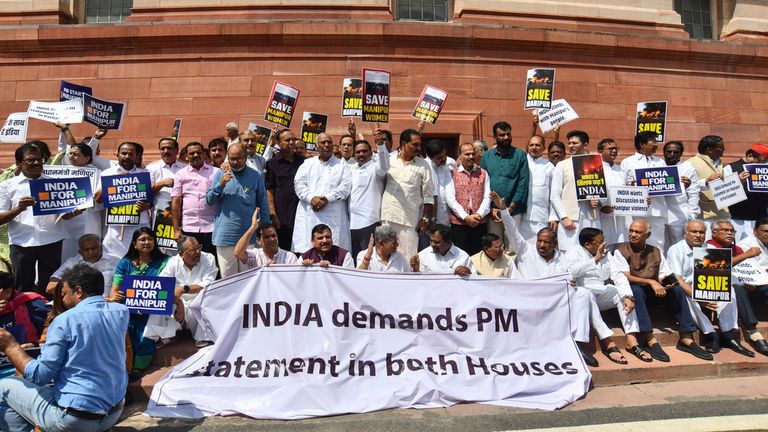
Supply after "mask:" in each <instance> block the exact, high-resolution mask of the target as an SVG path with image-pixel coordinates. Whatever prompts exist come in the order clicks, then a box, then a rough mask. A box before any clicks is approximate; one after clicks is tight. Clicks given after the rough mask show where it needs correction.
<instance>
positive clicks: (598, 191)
mask: <svg viewBox="0 0 768 432" xmlns="http://www.w3.org/2000/svg"><path fill="white" fill-rule="evenodd" d="M571 163H572V164H573V179H574V184H575V186H576V199H577V200H579V201H586V200H593V199H606V198H608V189H607V188H606V185H605V172H604V171H603V158H602V156H600V155H590V154H587V155H575V156H571Z"/></svg>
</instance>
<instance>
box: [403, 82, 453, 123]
mask: <svg viewBox="0 0 768 432" xmlns="http://www.w3.org/2000/svg"><path fill="white" fill-rule="evenodd" d="M447 97H448V93H446V92H444V91H443V90H440V89H439V88H437V87H432V86H429V85H427V86H424V90H422V91H421V96H420V97H419V100H418V102H416V107H414V108H413V113H411V117H414V118H417V119H419V120H424V121H425V122H427V123H432V124H435V123H437V116H439V115H440V112H441V111H442V110H443V104H445V98H447Z"/></svg>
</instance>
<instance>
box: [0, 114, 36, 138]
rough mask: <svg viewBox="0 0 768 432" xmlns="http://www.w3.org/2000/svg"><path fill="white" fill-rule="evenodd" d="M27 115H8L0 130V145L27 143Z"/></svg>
mask: <svg viewBox="0 0 768 432" xmlns="http://www.w3.org/2000/svg"><path fill="white" fill-rule="evenodd" d="M28 123H29V122H28V119H27V113H25V112H17V113H11V114H9V115H8V119H7V120H5V125H4V126H3V128H2V129H0V143H22V144H23V143H25V142H27V124H28Z"/></svg>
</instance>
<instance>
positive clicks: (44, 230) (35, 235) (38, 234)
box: [0, 174, 65, 247]
mask: <svg viewBox="0 0 768 432" xmlns="http://www.w3.org/2000/svg"><path fill="white" fill-rule="evenodd" d="M39 178H41V179H44V178H50V177H48V176H44V175H41V176H40V177H39ZM29 196H32V192H30V190H29V178H27V177H26V176H24V174H19V175H17V176H15V177H11V178H9V179H8V180H6V181H4V182H2V183H0V211H9V210H11V209H12V208H14V207H16V206H17V205H18V204H19V200H20V199H21V198H24V197H29ZM32 211H33V210H32V206H29V207H27V208H26V209H25V210H24V211H23V212H21V213H19V214H18V215H16V217H15V218H13V219H12V220H11V221H10V222H8V244H12V245H16V246H22V247H30V246H43V245H47V244H51V243H56V242H57V241H59V240H63V239H64V237H65V235H64V233H63V231H65V230H64V229H63V228H62V226H63V224H61V225H57V223H56V219H57V218H58V217H59V215H46V216H34V215H33V214H32Z"/></svg>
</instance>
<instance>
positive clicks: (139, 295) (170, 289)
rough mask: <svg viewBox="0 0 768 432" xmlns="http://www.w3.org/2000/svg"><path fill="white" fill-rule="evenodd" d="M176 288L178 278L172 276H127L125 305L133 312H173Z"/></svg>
mask: <svg viewBox="0 0 768 432" xmlns="http://www.w3.org/2000/svg"><path fill="white" fill-rule="evenodd" d="M175 289H176V278H172V277H159V276H125V278H124V279H123V294H124V295H125V306H126V307H127V308H128V310H130V311H131V312H141V313H144V314H148V315H170V314H172V313H173V293H174V290H175Z"/></svg>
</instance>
